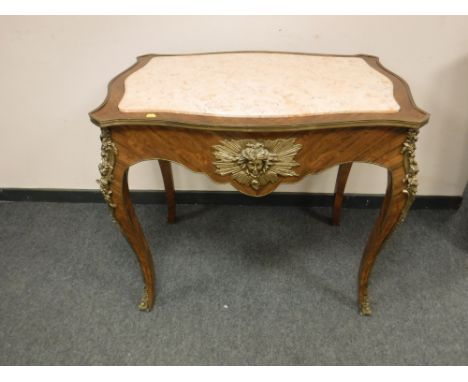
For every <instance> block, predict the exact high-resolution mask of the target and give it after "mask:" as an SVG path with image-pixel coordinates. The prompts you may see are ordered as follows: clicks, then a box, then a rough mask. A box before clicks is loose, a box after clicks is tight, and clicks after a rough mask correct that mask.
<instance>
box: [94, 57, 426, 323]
mask: <svg viewBox="0 0 468 382" xmlns="http://www.w3.org/2000/svg"><path fill="white" fill-rule="evenodd" d="M152 57H154V55H147V56H142V57H139V58H138V61H137V63H136V64H135V65H134V66H132V67H131V68H129V69H128V70H127V71H125V72H123V73H122V74H120V75H119V76H117V77H116V78H115V79H114V80H112V81H111V83H110V84H109V91H108V97H107V99H106V100H105V101H104V103H103V104H102V105H101V106H100V107H99V108H97V109H96V110H94V111H93V112H91V113H90V116H91V120H92V121H93V122H94V123H95V124H97V125H98V126H100V127H101V142H102V149H101V154H102V155H101V156H102V160H101V164H100V165H99V170H100V173H101V179H100V181H99V184H100V188H101V191H102V193H103V195H104V198H105V200H106V201H107V203H108V204H109V206H110V208H111V210H112V213H113V216H114V218H115V220H116V222H117V223H118V224H119V226H120V229H121V231H122V233H123V234H124V236H125V237H126V238H127V240H128V242H129V243H130V245H131V247H132V248H133V250H134V251H135V253H136V255H137V257H138V260H139V263H140V266H141V270H142V273H143V279H144V284H145V288H144V294H143V297H142V300H141V303H140V305H139V308H140V309H141V310H146V311H149V310H151V309H152V307H153V305H154V300H155V276H154V266H153V259H152V255H151V252H150V248H149V246H148V243H147V241H146V239H145V236H144V234H143V231H142V228H141V226H140V223H139V222H138V218H137V216H136V214H135V211H134V208H133V205H132V202H131V199H130V197H129V189H128V170H129V168H130V167H131V166H132V165H134V164H136V163H139V162H141V161H144V160H150V159H157V160H158V161H159V165H160V168H161V172H162V176H163V180H164V186H165V190H166V196H167V204H168V222H169V223H173V222H174V221H175V195H174V194H175V193H174V184H173V178H172V172H171V165H170V162H176V163H179V164H182V165H184V166H186V167H187V168H189V169H191V170H192V171H195V172H201V173H205V174H207V175H208V176H209V177H210V178H211V179H212V180H214V181H216V182H220V183H230V184H231V185H232V186H233V187H235V188H236V189H237V190H239V191H240V192H242V193H244V194H247V195H250V196H263V195H267V194H269V193H271V192H272V191H274V190H275V189H276V187H278V185H279V184H281V183H291V182H297V181H299V180H301V179H302V178H303V177H304V176H306V175H308V174H313V173H317V172H319V171H322V170H324V169H327V168H330V167H333V166H339V170H338V176H337V182H336V188H335V199H334V204H333V218H332V221H333V224H339V222H340V211H341V206H342V201H343V193H344V189H345V186H346V181H347V178H348V174H349V172H350V170H351V166H352V163H353V162H362V163H370V164H375V165H378V166H381V167H384V168H386V169H387V172H388V183H387V191H386V195H385V199H384V202H383V205H382V208H381V211H380V214H379V217H378V220H377V222H376V223H375V226H374V228H373V230H372V232H371V234H370V237H369V239H368V242H367V246H366V248H365V249H364V254H363V257H362V261H361V266H360V270H359V277H358V279H359V283H358V305H359V310H360V312H361V314H363V315H370V314H371V309H370V303H369V298H368V284H369V276H370V273H371V271H372V267H373V265H374V263H375V260H376V257H377V254H378V253H379V250H380V249H381V247H382V245H383V244H384V242H385V240H387V239H388V237H389V236H390V234H391V233H392V232H393V230H394V229H395V227H396V226H397V225H398V223H400V222H402V221H403V220H404V218H405V216H406V213H407V211H408V209H409V208H410V206H411V203H412V202H413V200H414V197H415V194H416V191H417V181H416V174H417V172H418V169H417V164H416V161H415V143H416V140H417V133H418V129H419V128H420V127H421V126H423V125H424V124H425V123H427V121H428V118H429V115H428V114H427V113H426V112H424V111H422V110H421V109H419V108H418V107H417V106H416V105H415V104H414V101H413V99H412V97H411V94H410V91H409V88H408V86H407V84H406V83H405V82H404V81H403V80H402V79H401V78H400V77H398V76H396V75H395V74H393V73H392V72H390V71H388V70H386V69H384V68H383V67H382V66H381V65H380V64H379V61H378V59H377V58H376V57H372V56H364V55H360V56H359V57H362V58H363V59H364V60H366V62H367V63H368V64H369V65H370V66H372V67H373V68H375V69H376V70H378V71H379V72H381V73H383V74H384V75H386V76H387V77H388V78H390V80H391V81H392V82H393V85H394V97H395V99H396V100H397V102H398V103H399V105H400V111H399V112H397V113H391V114H377V113H374V114H370V113H368V114H362V113H361V114H341V115H339V114H335V115H319V116H317V115H315V116H303V117H285V118H274V119H273V118H223V117H212V116H211V117H210V116H200V115H184V114H174V113H172V114H171V113H157V114H156V113H121V112H120V111H119V110H118V107H117V105H118V102H119V101H120V99H121V98H122V95H123V92H124V80H125V78H126V77H127V76H128V75H129V74H131V73H133V72H134V71H136V70H138V69H139V68H141V67H142V66H143V65H145V64H146V63H147V62H148V61H149V60H150V59H151V58H152ZM229 142H232V143H233V144H235V145H237V144H239V145H241V144H242V142H244V143H245V142H258V143H259V144H260V145H261V146H262V147H263V145H265V146H268V145H270V146H268V147H272V145H274V144H275V143H278V142H280V143H281V142H283V143H284V142H291V144H292V143H294V145H296V146H294V147H295V149H294V150H295V151H294V156H293V159H292V155H291V156H290V158H289V159H290V161H289V165H290V173H289V174H288V175H285V176H281V175H278V176H277V177H275V178H274V180H271V179H270V180H269V181H268V182H267V183H266V184H262V185H261V186H258V185H256V184H254V182H253V181H252V182H250V183H249V181H250V180H252V179H253V178H252V177H250V178H248V180H247V181H244V182H242V179H244V178H245V176H244V178H242V179H241V180H239V178H235V177H234V176H233V175H232V173H224V174H223V172H222V171H220V165H219V157H217V155H218V156H219V155H221V154H219V150H221V149H222V146H223V145H229ZM299 145H300V146H299ZM220 147H221V148H220ZM217 150H218V153H217ZM244 175H245V174H244ZM247 177H248V176H247ZM244 180H245V179H244Z"/></svg>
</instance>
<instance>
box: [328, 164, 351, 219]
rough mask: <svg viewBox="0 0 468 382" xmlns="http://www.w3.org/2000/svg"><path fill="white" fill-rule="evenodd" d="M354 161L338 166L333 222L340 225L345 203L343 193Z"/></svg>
mask: <svg viewBox="0 0 468 382" xmlns="http://www.w3.org/2000/svg"><path fill="white" fill-rule="evenodd" d="M352 165H353V164H352V162H350V163H343V164H340V166H339V167H338V175H337V177H336V185H335V197H334V200H333V215H332V224H333V225H340V218H341V206H342V205H343V195H344V190H345V187H346V181H347V180H348V176H349V172H350V171H351V166H352Z"/></svg>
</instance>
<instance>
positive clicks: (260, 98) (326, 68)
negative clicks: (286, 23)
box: [118, 52, 400, 118]
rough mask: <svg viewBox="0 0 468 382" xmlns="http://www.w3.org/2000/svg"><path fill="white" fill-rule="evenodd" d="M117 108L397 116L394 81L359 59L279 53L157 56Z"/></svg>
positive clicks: (134, 77) (135, 76)
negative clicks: (382, 114)
mask: <svg viewBox="0 0 468 382" xmlns="http://www.w3.org/2000/svg"><path fill="white" fill-rule="evenodd" d="M118 108H119V110H120V111H121V112H123V113H132V112H153V113H158V112H172V113H184V114H197V115H210V116H221V117H273V118H274V117H286V116H287V117H289V116H304V115H323V114H335V113H396V112H398V111H399V110H400V105H399V104H398V103H397V102H396V100H395V98H394V96H393V84H392V82H391V81H390V79H388V78H387V77H385V76H384V75H383V74H381V73H379V72H378V71H376V70H375V69H373V68H372V67H371V66H370V65H368V64H367V63H366V61H365V60H364V59H362V58H360V57H333V56H312V55H301V54H284V53H257V52H255V53H222V54H203V55H186V56H156V57H153V58H152V59H151V60H150V61H149V62H148V63H147V64H146V65H145V66H144V67H142V68H141V69H139V70H137V71H135V72H134V73H132V74H131V75H130V76H128V77H127V78H126V80H125V92H124V95H123V97H122V99H121V101H120V103H119V105H118Z"/></svg>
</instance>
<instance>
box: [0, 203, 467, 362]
mask: <svg viewBox="0 0 468 382" xmlns="http://www.w3.org/2000/svg"><path fill="white" fill-rule="evenodd" d="M466 204H467V203H466V202H465V203H464V206H462V208H461V209H460V210H458V211H453V210H451V211H448V210H447V211H445V210H439V211H437V210H419V211H418V210H416V211H411V212H410V214H409V217H408V219H407V222H406V223H405V224H404V225H402V226H400V227H399V228H398V230H397V231H396V232H395V233H394V235H393V237H392V238H391V239H390V241H389V242H388V243H387V244H386V246H385V248H384V249H383V251H382V253H381V255H380V257H379V258H378V259H377V263H376V266H375V268H374V272H373V275H372V278H371V285H370V297H371V301H372V302H373V310H374V314H373V316H372V317H370V318H367V317H361V316H359V314H358V312H357V307H356V284H357V272H358V266H359V260H360V257H361V253H362V250H363V248H364V245H365V242H366V240H367V235H368V233H369V231H370V229H371V227H372V224H373V222H374V220H375V218H376V216H377V210H357V209H345V210H344V211H343V222H342V226H341V227H332V226H330V225H328V224H327V223H326V217H327V215H329V214H330V210H329V209H326V208H315V209H313V208H310V209H307V208H294V207H233V206H203V205H199V206H196V205H195V206H194V205H192V206H189V205H180V206H178V219H179V220H178V222H177V223H176V224H174V225H167V224H166V223H165V213H166V211H165V207H164V206H159V205H158V206H156V205H140V206H137V212H138V214H139V216H140V219H141V221H142V225H143V227H144V229H145V231H146V233H147V237H148V240H149V243H150V246H151V248H152V250H153V254H154V256H155V261H156V266H157V271H156V272H157V285H158V295H157V302H156V304H157V305H156V307H155V309H154V310H153V311H152V312H150V313H141V312H139V311H138V310H137V304H138V301H139V298H140V294H141V291H142V285H143V284H142V280H141V276H140V270H139V268H138V264H137V261H136V257H135V256H134V255H133V253H132V252H131V250H130V248H129V246H128V244H127V242H126V241H125V240H124V238H123V237H122V236H121V234H120V232H119V230H118V228H117V226H116V225H114V224H112V222H111V219H110V216H109V214H108V211H107V209H106V207H105V205H104V204H65V203H62V204H59V203H56V204H54V203H31V202H24V203H0V244H1V247H0V293H1V295H0V298H1V300H0V303H1V304H0V364H2V365H44V364H51V365H59V364H61V365H70V364H78V365H83V364H84V365H118V364H123V365H129V364H136V365H317V364H324V365H336V364H338V365H343V364H344V365H363V364H384V365H387V364H390V365H393V364H404V365H415V364H429V365H443V364H452V365H457V364H467V363H468V349H467V344H468V208H467V205H466Z"/></svg>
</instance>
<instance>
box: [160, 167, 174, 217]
mask: <svg viewBox="0 0 468 382" xmlns="http://www.w3.org/2000/svg"><path fill="white" fill-rule="evenodd" d="M158 162H159V167H160V169H161V175H162V178H163V182H164V189H165V191H166V200H167V222H168V223H174V222H175V216H176V207H175V203H176V201H175V190H174V180H173V178H172V169H171V162H168V161H165V160H158Z"/></svg>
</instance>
